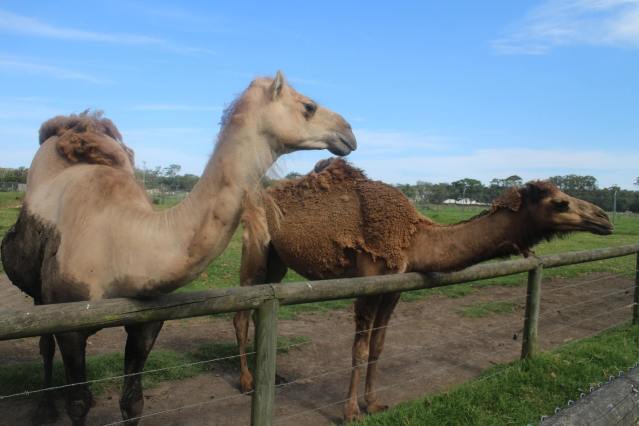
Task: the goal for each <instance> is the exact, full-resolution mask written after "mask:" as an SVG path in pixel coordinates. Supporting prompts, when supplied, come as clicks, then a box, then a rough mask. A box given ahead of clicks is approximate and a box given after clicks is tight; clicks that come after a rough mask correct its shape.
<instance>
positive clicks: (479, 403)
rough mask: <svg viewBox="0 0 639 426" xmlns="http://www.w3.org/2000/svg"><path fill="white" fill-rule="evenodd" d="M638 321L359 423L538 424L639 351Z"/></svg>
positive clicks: (631, 360) (633, 359) (626, 364)
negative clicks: (634, 324) (544, 416)
mask: <svg viewBox="0 0 639 426" xmlns="http://www.w3.org/2000/svg"><path fill="white" fill-rule="evenodd" d="M638 339H639V326H631V325H624V326H620V327H617V328H615V329H612V330H609V331H607V332H604V333H601V334H600V335H598V336H595V337H592V338H589V339H585V340H581V341H577V342H574V343H571V344H568V345H566V346H563V347H561V348H559V349H557V350H555V351H552V352H547V353H542V354H540V355H538V356H537V357H536V358H534V359H532V360H526V361H516V362H513V363H510V364H506V365H500V366H497V367H494V368H491V369H489V370H487V371H485V372H484V373H483V374H482V375H481V376H480V378H478V379H476V380H473V381H470V382H467V383H464V384H463V385H460V386H458V387H456V388H454V389H452V390H450V391H449V392H445V393H441V394H437V395H433V396H428V397H425V398H421V399H419V400H417V401H412V402H407V403H403V404H400V405H398V406H396V407H394V408H392V409H390V410H388V411H386V412H384V413H381V414H378V415H373V416H369V417H366V418H365V419H364V420H363V421H362V422H360V423H358V424H360V425H365V426H382V425H384V426H385V425H389V426H390V425H443V424H446V425H526V424H528V423H532V424H537V423H538V421H539V418H540V417H541V416H542V415H549V414H552V413H553V410H554V408H555V407H557V406H565V404H566V403H567V401H568V400H577V399H578V397H579V394H580V393H581V392H584V393H588V389H589V387H590V386H592V385H595V384H597V383H599V382H602V381H604V380H605V379H607V378H608V377H609V376H610V375H616V374H617V372H618V371H620V370H625V369H626V368H628V367H629V366H631V365H633V364H634V363H635V362H636V360H637V358H638V357H639V346H638V345H637V340H638Z"/></svg>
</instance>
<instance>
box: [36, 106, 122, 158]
mask: <svg viewBox="0 0 639 426" xmlns="http://www.w3.org/2000/svg"><path fill="white" fill-rule="evenodd" d="M54 136H57V140H56V148H57V150H58V153H59V154H60V155H61V156H62V157H64V158H66V159H67V160H68V161H69V162H71V163H88V164H102V165H106V166H111V167H117V168H123V167H125V166H127V165H128V164H129V163H130V165H133V163H134V160H133V157H134V155H133V150H131V149H130V148H129V147H127V146H126V145H125V144H124V142H122V135H121V134H120V132H119V131H118V129H117V127H116V126H115V124H113V122H112V121H111V120H109V119H108V118H104V117H103V116H102V112H101V111H96V112H90V111H88V110H87V111H84V112H82V113H80V114H71V115H68V116H64V115H59V116H57V117H53V118H52V119H50V120H47V121H46V122H45V123H44V124H42V126H41V127H40V145H42V144H43V143H44V142H45V141H46V140H48V139H49V138H51V137H54ZM115 142H117V143H115ZM123 150H124V152H123Z"/></svg>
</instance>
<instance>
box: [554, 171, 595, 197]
mask: <svg viewBox="0 0 639 426" xmlns="http://www.w3.org/2000/svg"><path fill="white" fill-rule="evenodd" d="M549 180H550V181H551V182H552V183H554V184H555V185H557V187H558V188H559V189H561V190H562V191H565V192H568V193H573V194H575V193H580V192H583V191H594V190H596V189H597V179H596V178H595V177H594V176H589V175H587V176H580V175H565V176H552V177H550V178H549Z"/></svg>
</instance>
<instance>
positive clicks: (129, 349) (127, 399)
mask: <svg viewBox="0 0 639 426" xmlns="http://www.w3.org/2000/svg"><path fill="white" fill-rule="evenodd" d="M163 324H164V322H163V321H157V322H148V323H145V324H136V325H128V326H125V327H124V329H125V330H126V332H127V335H128V336H127V339H126V348H125V350H124V374H135V373H140V372H141V371H142V370H144V364H145V363H146V359H147V357H148V356H149V353H150V352H151V348H153V344H154V343H155V339H156V338H157V337H158V333H159V332H160V329H162V325H163ZM143 408H144V398H143V392H142V375H141V374H135V375H134V376H127V377H125V378H124V385H123V386H122V396H121V397H120V412H121V413H122V418H123V419H124V420H128V419H135V418H136V417H139V416H140V415H141V414H142V409H143ZM138 421H139V420H131V421H130V422H127V424H132V425H136V424H138Z"/></svg>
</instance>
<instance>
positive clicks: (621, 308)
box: [0, 274, 633, 426]
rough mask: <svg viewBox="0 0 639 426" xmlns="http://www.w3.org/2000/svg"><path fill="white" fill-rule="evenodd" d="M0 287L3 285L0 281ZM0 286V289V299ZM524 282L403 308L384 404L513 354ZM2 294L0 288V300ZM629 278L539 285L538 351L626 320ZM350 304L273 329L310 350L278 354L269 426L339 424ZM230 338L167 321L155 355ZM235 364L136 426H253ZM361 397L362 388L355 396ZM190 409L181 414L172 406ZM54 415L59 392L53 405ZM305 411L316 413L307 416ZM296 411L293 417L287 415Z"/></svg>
mask: <svg viewBox="0 0 639 426" xmlns="http://www.w3.org/2000/svg"><path fill="white" fill-rule="evenodd" d="M0 284H2V282H1V281H0ZM3 289H4V287H3V286H2V285H0V292H2V291H3ZM525 293H526V288H525V286H522V287H503V286H491V287H483V288H478V289H476V290H475V291H474V292H473V293H472V294H470V295H468V296H465V297H461V298H456V299H453V298H447V297H444V296H432V297H428V298H426V299H423V300H420V301H416V302H400V304H399V305H398V307H397V309H396V311H395V314H394V316H393V319H392V320H391V322H390V327H389V329H388V332H387V338H386V345H385V349H384V353H383V354H382V357H381V360H380V362H379V370H380V372H379V383H378V389H379V392H378V393H379V399H380V402H383V403H386V404H390V405H391V406H392V405H396V404H398V403H399V402H402V401H407V400H412V399H416V398H419V397H420V396H422V395H424V394H431V393H435V392H441V391H445V390H447V389H449V388H451V387H452V386H454V385H458V384H460V383H463V382H465V381H468V380H470V379H472V378H474V377H476V376H477V375H478V374H479V373H481V371H483V370H484V369H486V368H487V367H490V366H491V365H494V364H499V363H504V362H508V361H511V360H514V359H517V358H518V357H519V354H520V351H521V330H522V327H523V315H524V304H525ZM0 294H1V293H0ZM632 299H633V282H632V280H630V279H627V278H621V277H613V278H610V277H609V275H607V274H606V275H603V274H599V275H597V274H595V275H591V276H589V277H586V278H580V279H574V280H572V279H571V280H546V281H544V284H543V290H542V304H541V316H540V328H539V335H540V346H541V349H542V350H548V349H551V348H554V347H557V346H559V345H561V344H564V343H566V342H568V341H572V340H576V339H580V338H584V337H587V336H591V335H594V334H596V333H597V332H599V331H602V330H604V329H607V328H609V327H611V326H613V325H616V324H619V323H622V322H624V321H627V320H629V319H630V318H631V308H630V307H629V306H628V305H629V304H631V303H632ZM492 300H502V301H513V302H515V303H516V304H517V309H515V311H514V312H513V313H512V314H507V315H490V316H487V317H482V318H468V317H464V316H462V315H460V313H459V310H460V307H462V306H464V305H470V304H474V303H478V302H486V301H492ZM353 331H354V323H353V314H352V309H343V310H337V311H332V312H330V313H323V314H322V313H317V314H304V315H301V316H300V317H299V318H298V319H296V320H285V321H284V320H283V321H280V322H279V334H280V335H285V336H299V335H303V336H308V337H309V338H310V339H311V342H310V343H309V344H306V345H303V346H300V347H299V348H294V349H291V350H290V351H289V352H288V353H287V354H282V355H279V356H278V363H277V371H278V375H280V376H281V377H282V378H283V379H284V383H282V385H281V386H280V387H278V389H277V391H276V407H275V413H276V419H275V424H282V425H298V424H301V423H304V424H305V425H308V426H310V425H319V424H326V423H331V422H335V423H339V422H340V421H341V415H342V409H343V405H344V404H343V402H340V401H343V400H344V399H345V397H346V393H347V386H348V381H349V375H350V365H351V355H350V354H351V345H352V339H353ZM233 339H234V332H233V326H232V321H231V320H230V319H228V318H211V317H202V318H193V319H189V320H181V321H171V322H167V323H166V324H165V325H164V328H163V330H162V332H161V333H160V336H159V338H158V340H157V343H156V348H163V349H171V350H175V351H185V350H193V349H195V348H198V347H200V346H202V345H204V344H206V343H208V342H211V341H222V340H223V341H229V340H233ZM124 340H125V334H124V331H123V330H122V329H119V328H118V329H105V330H102V331H100V332H99V333H97V334H96V335H94V336H92V337H91V338H90V340H89V342H90V343H89V347H88V352H89V354H90V355H94V354H97V353H102V352H113V351H121V350H123V347H124ZM35 359H39V355H38V345H37V340H36V339H22V340H16V341H8V342H0V361H1V362H2V363H8V362H16V361H25V360H35ZM238 373H239V368H238V367H229V364H228V363H225V364H222V365H221V366H220V367H217V368H216V369H214V370H213V371H211V372H206V373H203V374H200V375H199V376H197V377H193V378H190V379H185V380H181V381H175V382H165V383H163V384H161V385H159V386H157V387H155V388H153V389H149V390H147V391H146V392H145V409H144V414H145V415H148V416H150V415H152V414H153V413H158V414H156V415H153V416H150V417H147V418H145V419H144V420H143V421H142V422H141V424H143V425H158V426H159V425H162V426H166V425H188V426H195V425H211V424H216V425H242V424H249V423H250V398H249V397H247V396H244V395H240V392H239V390H238V386H239V384H238ZM361 392H363V384H362V390H361ZM118 399H119V394H118V393H117V392H111V393H107V394H103V395H101V396H100V397H98V398H97V401H96V406H95V407H94V408H93V409H92V410H91V412H90V413H89V418H88V421H87V424H88V425H101V424H106V423H110V422H116V421H119V420H121V417H120V412H119V408H118ZM36 403H37V397H31V398H23V399H19V400H18V399H16V400H11V401H5V402H0V424H3V425H4V424H6V425H19V424H28V419H29V416H30V413H32V412H33V410H34V409H35V406H36ZM183 406H190V407H189V408H185V409H183V410H176V409H177V408H179V407H183ZM58 408H59V410H60V413H61V420H59V421H58V422H57V423H56V425H66V424H70V423H69V420H68V419H67V417H66V414H65V413H64V402H63V399H62V395H59V398H58ZM311 410H312V411H311ZM293 416H294V417H293Z"/></svg>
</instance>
